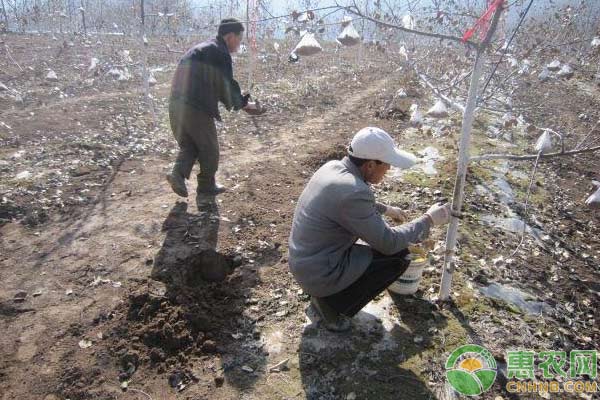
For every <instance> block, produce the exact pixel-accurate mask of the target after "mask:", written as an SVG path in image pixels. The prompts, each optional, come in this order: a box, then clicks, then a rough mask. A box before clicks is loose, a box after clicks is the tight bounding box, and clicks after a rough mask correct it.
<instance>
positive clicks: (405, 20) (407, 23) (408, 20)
mask: <svg viewBox="0 0 600 400" xmlns="http://www.w3.org/2000/svg"><path fill="white" fill-rule="evenodd" d="M402 26H403V27H404V28H405V29H415V19H414V17H413V16H412V15H410V14H406V15H405V16H404V17H402Z"/></svg>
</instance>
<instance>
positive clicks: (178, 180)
mask: <svg viewBox="0 0 600 400" xmlns="http://www.w3.org/2000/svg"><path fill="white" fill-rule="evenodd" d="M167 182H169V185H171V189H173V191H174V192H175V193H176V194H177V195H178V196H181V197H187V196H188V191H187V188H186V186H185V179H184V177H183V176H181V175H179V174H178V173H176V172H171V173H170V174H167Z"/></svg>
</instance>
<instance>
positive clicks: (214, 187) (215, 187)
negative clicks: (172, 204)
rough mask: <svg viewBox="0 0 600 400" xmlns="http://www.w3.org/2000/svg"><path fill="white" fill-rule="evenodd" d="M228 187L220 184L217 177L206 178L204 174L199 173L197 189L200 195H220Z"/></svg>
mask: <svg viewBox="0 0 600 400" xmlns="http://www.w3.org/2000/svg"><path fill="white" fill-rule="evenodd" d="M226 190H227V189H226V188H225V187H224V186H221V185H219V184H218V183H217V182H216V181H215V177H214V176H213V177H210V178H206V177H204V176H201V175H198V188H197V189H196V193H197V194H198V195H199V196H200V195H213V196H216V195H219V194H221V193H223V192H225V191H226Z"/></svg>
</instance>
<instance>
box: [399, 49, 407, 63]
mask: <svg viewBox="0 0 600 400" xmlns="http://www.w3.org/2000/svg"><path fill="white" fill-rule="evenodd" d="M399 53H400V55H401V56H402V57H404V58H405V59H406V60H407V61H408V51H406V47H404V46H400V52H399Z"/></svg>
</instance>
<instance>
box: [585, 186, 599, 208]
mask: <svg viewBox="0 0 600 400" xmlns="http://www.w3.org/2000/svg"><path fill="white" fill-rule="evenodd" d="M592 185H594V186H595V187H596V191H595V192H594V193H592V195H591V196H590V197H588V198H587V200H586V201H585V204H587V206H588V207H590V208H593V209H600V182H598V181H592Z"/></svg>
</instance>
